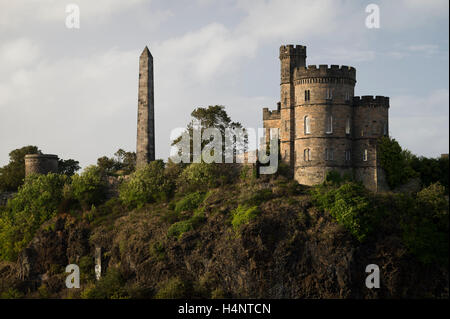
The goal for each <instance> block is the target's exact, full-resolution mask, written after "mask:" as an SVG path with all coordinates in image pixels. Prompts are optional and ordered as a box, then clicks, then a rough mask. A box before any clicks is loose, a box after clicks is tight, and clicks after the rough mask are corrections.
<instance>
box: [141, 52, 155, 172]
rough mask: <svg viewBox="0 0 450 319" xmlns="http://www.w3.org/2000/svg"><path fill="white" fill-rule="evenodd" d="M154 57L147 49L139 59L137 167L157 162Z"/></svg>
mask: <svg viewBox="0 0 450 319" xmlns="http://www.w3.org/2000/svg"><path fill="white" fill-rule="evenodd" d="M154 93H155V92H154V88H153V56H152V54H151V53H150V51H149V49H148V48H147V47H145V49H144V51H142V53H141V56H140V57H139V92H138V120H137V141H136V167H142V166H143V165H145V164H147V163H149V162H150V161H154V160H155V100H154Z"/></svg>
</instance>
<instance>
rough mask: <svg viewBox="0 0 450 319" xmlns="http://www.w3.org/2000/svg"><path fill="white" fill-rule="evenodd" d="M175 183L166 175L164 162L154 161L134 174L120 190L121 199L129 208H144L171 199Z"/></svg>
mask: <svg viewBox="0 0 450 319" xmlns="http://www.w3.org/2000/svg"><path fill="white" fill-rule="evenodd" d="M174 188H175V183H174V181H173V180H172V179H170V178H168V177H167V175H166V174H165V169H164V162H163V161H162V160H157V161H152V162H151V163H149V164H147V165H146V166H144V167H142V168H140V169H138V170H137V171H136V172H134V173H133V174H132V175H131V176H130V179H129V180H127V181H125V182H124V183H123V184H122V185H121V186H120V189H119V197H120V199H121V200H122V202H123V203H124V204H125V205H127V206H128V207H142V206H143V205H145V204H146V203H152V202H156V201H160V200H165V199H167V198H169V197H170V196H171V195H172V193H173V191H174Z"/></svg>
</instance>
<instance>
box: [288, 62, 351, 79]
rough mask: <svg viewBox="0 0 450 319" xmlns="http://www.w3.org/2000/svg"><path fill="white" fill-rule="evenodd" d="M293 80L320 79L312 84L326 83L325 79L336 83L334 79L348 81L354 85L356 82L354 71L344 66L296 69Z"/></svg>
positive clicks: (322, 65) (314, 66)
mask: <svg viewBox="0 0 450 319" xmlns="http://www.w3.org/2000/svg"><path fill="white" fill-rule="evenodd" d="M294 79H295V80H296V81H301V80H306V79H320V80H317V81H314V83H315V82H319V83H321V82H326V81H327V79H330V81H336V79H349V80H351V81H352V82H353V83H354V82H356V69H355V68H354V67H351V66H346V65H341V66H339V65H330V66H328V65H327V64H321V65H319V66H317V65H308V67H303V68H301V67H300V68H297V69H296V70H295V72H294Z"/></svg>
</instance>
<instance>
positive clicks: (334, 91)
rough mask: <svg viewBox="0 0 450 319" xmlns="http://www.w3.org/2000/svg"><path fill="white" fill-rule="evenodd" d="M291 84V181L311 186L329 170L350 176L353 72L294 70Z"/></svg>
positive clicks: (341, 69)
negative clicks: (292, 175)
mask: <svg viewBox="0 0 450 319" xmlns="http://www.w3.org/2000/svg"><path fill="white" fill-rule="evenodd" d="M293 80H294V81H293V82H294V90H295V98H294V99H295V169H294V177H295V179H296V180H297V181H298V182H299V183H300V184H305V185H315V184H318V183H321V182H323V180H324V178H325V176H326V174H327V172H328V171H331V170H336V171H339V172H340V173H341V175H343V174H350V175H351V174H352V123H353V110H352V99H353V95H354V88H355V83H356V70H355V68H353V67H348V66H341V67H339V66H338V65H331V66H330V67H328V66H327V65H320V66H319V67H316V66H315V65H310V66H308V67H301V68H298V69H296V70H295V72H294V75H293Z"/></svg>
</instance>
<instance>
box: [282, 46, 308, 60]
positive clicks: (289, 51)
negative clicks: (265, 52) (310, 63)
mask: <svg viewBox="0 0 450 319" xmlns="http://www.w3.org/2000/svg"><path fill="white" fill-rule="evenodd" d="M290 56H302V57H305V58H306V46H304V45H296V46H294V45H292V44H288V45H282V46H281V47H280V59H282V58H286V57H290Z"/></svg>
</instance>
